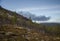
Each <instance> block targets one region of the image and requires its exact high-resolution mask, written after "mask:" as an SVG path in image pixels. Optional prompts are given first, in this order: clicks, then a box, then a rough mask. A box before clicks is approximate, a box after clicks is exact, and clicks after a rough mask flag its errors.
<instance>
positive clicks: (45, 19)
mask: <svg viewBox="0 0 60 41" xmlns="http://www.w3.org/2000/svg"><path fill="white" fill-rule="evenodd" d="M19 13H20V14H21V15H23V16H24V17H27V18H29V17H31V19H32V20H34V21H47V20H49V19H50V18H51V17H46V16H36V15H34V14H32V13H30V12H23V11H21V12H19Z"/></svg>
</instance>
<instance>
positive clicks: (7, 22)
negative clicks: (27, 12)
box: [0, 6, 60, 41]
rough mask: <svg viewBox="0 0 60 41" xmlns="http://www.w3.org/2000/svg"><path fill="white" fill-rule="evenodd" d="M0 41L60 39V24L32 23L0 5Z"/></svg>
mask: <svg viewBox="0 0 60 41" xmlns="http://www.w3.org/2000/svg"><path fill="white" fill-rule="evenodd" d="M49 25H51V24H49ZM0 41H60V24H56V25H53V26H48V24H46V23H45V24H44V25H43V24H38V23H33V22H32V20H31V19H29V18H26V17H24V16H22V15H20V14H18V13H16V12H13V11H10V10H7V9H5V8H3V7H1V6H0Z"/></svg>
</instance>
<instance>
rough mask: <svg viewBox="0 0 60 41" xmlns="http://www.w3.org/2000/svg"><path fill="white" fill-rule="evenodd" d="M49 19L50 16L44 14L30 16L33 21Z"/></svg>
mask: <svg viewBox="0 0 60 41" xmlns="http://www.w3.org/2000/svg"><path fill="white" fill-rule="evenodd" d="M49 19H50V17H46V16H36V17H34V18H32V20H35V21H47V20H49Z"/></svg>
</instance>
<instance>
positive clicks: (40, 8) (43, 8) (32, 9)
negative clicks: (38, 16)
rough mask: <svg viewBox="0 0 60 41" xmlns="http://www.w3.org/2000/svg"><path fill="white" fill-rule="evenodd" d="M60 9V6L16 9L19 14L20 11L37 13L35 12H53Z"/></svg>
mask: <svg viewBox="0 0 60 41" xmlns="http://www.w3.org/2000/svg"><path fill="white" fill-rule="evenodd" d="M58 8H60V5H55V6H43V7H30V8H18V9H16V11H17V12H19V11H35V10H53V9H58Z"/></svg>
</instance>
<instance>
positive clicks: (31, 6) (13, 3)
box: [0, 0, 60, 23]
mask: <svg viewBox="0 0 60 41" xmlns="http://www.w3.org/2000/svg"><path fill="white" fill-rule="evenodd" d="M0 5H1V6H2V7H4V8H6V9H8V10H11V11H16V12H21V11H24V12H30V13H31V14H33V15H36V16H45V17H46V18H48V17H50V19H48V20H45V21H43V20H42V21H40V22H42V23H44V22H56V23H60V0H1V4H0Z"/></svg>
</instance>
